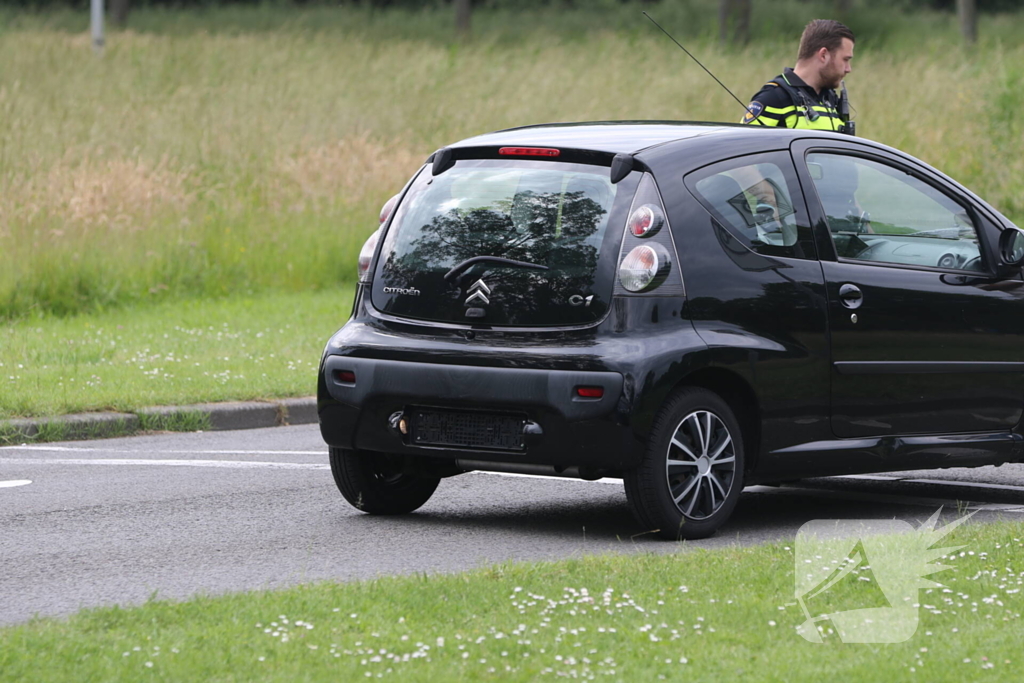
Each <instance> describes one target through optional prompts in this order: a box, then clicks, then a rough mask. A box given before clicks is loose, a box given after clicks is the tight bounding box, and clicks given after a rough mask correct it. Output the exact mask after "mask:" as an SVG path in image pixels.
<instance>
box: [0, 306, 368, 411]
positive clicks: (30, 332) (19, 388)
mask: <svg viewBox="0 0 1024 683" xmlns="http://www.w3.org/2000/svg"><path fill="white" fill-rule="evenodd" d="M351 307H352V289H351V288H339V289H332V290H327V291H319V292H307V293H269V294H260V295H252V296H244V295H237V296H234V297H228V298H221V299H212V300H203V301H167V302H163V303H160V304H156V305H153V306H149V307H138V308H129V309H117V310H113V311H107V312H104V313H96V314H90V315H81V316H76V317H70V318H54V317H49V318H44V319H30V320H22V321H19V322H13V323H8V324H6V325H4V326H3V327H0V418H10V417H28V416H48V415H59V414H64V413H75V412H83V411H91V410H116V411H123V412H131V411H134V410H136V409H138V408H144V407H148V406H154V405H184V404H190V403H198V402H206V401H224V400H251V399H262V398H282V397H288V396H311V395H313V394H314V393H316V369H317V363H318V361H319V359H320V352H321V351H322V350H323V347H324V344H326V342H327V339H328V338H329V337H330V335H331V334H332V333H333V332H334V331H335V330H337V329H338V328H339V327H341V325H342V324H343V323H344V322H345V320H347V319H348V315H349V311H350V310H351ZM196 420H197V418H196V416H195V415H189V414H184V415H171V416H164V417H160V418H157V417H155V416H149V417H147V418H145V419H144V421H143V422H144V424H143V425H142V426H143V428H145V429H188V428H190V426H191V427H194V428H201V424H199V423H198V422H196ZM54 429H56V427H54Z"/></svg>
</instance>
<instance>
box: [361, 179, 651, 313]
mask: <svg viewBox="0 0 1024 683" xmlns="http://www.w3.org/2000/svg"><path fill="white" fill-rule="evenodd" d="M635 188H636V181H635V179H627V181H623V182H620V183H618V184H617V185H612V184H611V182H610V181H609V170H608V168H607V167H601V166H591V165H586V164H567V163H559V162H550V161H517V160H512V161H510V160H464V161H459V162H457V163H456V165H455V166H454V167H453V168H451V169H449V170H447V171H445V172H444V173H442V174H441V175H439V176H432V175H431V173H430V169H429V168H425V169H424V170H423V171H422V172H421V173H420V175H419V177H418V178H417V179H416V180H415V181H414V182H413V184H412V187H410V189H409V192H408V193H407V195H406V197H405V199H404V200H403V201H402V203H401V205H400V206H399V209H398V212H397V213H396V215H395V219H394V221H393V223H392V225H391V227H390V229H389V230H388V234H387V237H386V238H385V242H384V245H383V248H382V251H381V259H380V262H379V264H378V271H377V277H375V278H374V288H373V302H374V305H375V306H376V307H377V308H379V309H381V310H385V311H387V312H389V313H394V314H396V315H402V316H407V317H413V318H422V319H429V320H439V321H446V322H459V323H470V324H476V323H480V324H497V325H557V324H582V323H587V322H591V321H594V320H598V319H600V318H601V317H603V315H604V312H605V311H606V310H607V306H608V300H609V299H610V296H611V291H612V279H611V277H612V273H613V270H614V268H613V267H610V266H614V264H610V266H609V265H608V264H605V263H604V262H605V261H609V260H610V259H614V254H615V253H616V247H617V243H618V241H619V239H621V232H622V229H623V225H624V222H625V219H624V213H625V210H626V209H627V208H628V203H629V199H630V198H631V196H632V192H633V191H634V190H635ZM623 194H626V195H628V196H626V198H625V201H623V199H622V195H623ZM622 204H626V208H622V207H621V205H622ZM609 226H615V227H614V229H613V230H611V233H617V234H614V235H610V233H609ZM609 236H611V239H610V240H606V237H609ZM481 256H484V257H500V258H504V259H511V260H514V261H517V262H520V264H521V265H514V264H507V263H501V262H497V261H488V260H482V261H479V262H477V263H476V264H474V265H472V266H470V267H468V268H466V269H465V270H464V271H463V272H461V273H460V274H459V277H453V278H451V279H450V280H445V279H444V275H445V274H446V273H447V272H448V271H449V270H451V269H452V268H453V267H455V266H457V265H458V264H460V263H463V262H464V261H466V260H467V259H472V258H474V257H481ZM478 282H479V283H482V286H480V285H478V284H477V283H478ZM477 291H481V292H482V295H479V294H476V292H477ZM470 309H473V310H470Z"/></svg>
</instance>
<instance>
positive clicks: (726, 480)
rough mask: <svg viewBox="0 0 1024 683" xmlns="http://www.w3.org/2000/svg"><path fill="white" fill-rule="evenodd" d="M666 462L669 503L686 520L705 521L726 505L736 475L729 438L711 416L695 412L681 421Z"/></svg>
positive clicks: (732, 445) (717, 418) (733, 450)
mask: <svg viewBox="0 0 1024 683" xmlns="http://www.w3.org/2000/svg"><path fill="white" fill-rule="evenodd" d="M667 456H668V457H667V458H666V463H665V467H666V472H667V474H668V488H669V494H670V495H671V496H672V500H673V502H674V503H675V505H676V507H677V508H678V509H679V511H680V512H682V513H683V515H685V516H686V517H687V518H688V519H694V520H699V519H707V518H708V517H710V516H711V515H713V514H714V513H715V512H716V511H717V510H718V509H719V508H720V507H721V506H722V504H723V503H724V502H725V500H726V498H727V497H728V495H729V492H730V491H731V490H732V486H733V481H734V479H735V475H736V451H735V444H734V442H733V438H732V435H731V434H730V433H729V429H728V427H726V426H725V423H724V422H723V421H722V420H721V419H720V418H719V417H718V416H717V415H715V414H714V413H712V412H710V411H707V410H697V411H694V412H692V413H690V414H689V415H687V416H686V417H684V418H683V419H682V421H680V423H679V424H678V426H676V428H675V431H674V432H673V434H672V439H671V441H670V442H669V446H668V453H667Z"/></svg>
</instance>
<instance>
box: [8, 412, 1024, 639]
mask: <svg viewBox="0 0 1024 683" xmlns="http://www.w3.org/2000/svg"><path fill="white" fill-rule="evenodd" d="M913 480H922V481H913ZM958 501H960V503H961V507H964V506H967V507H971V508H972V509H977V510H979V511H980V512H979V514H978V515H977V516H976V517H975V518H974V521H986V520H993V519H998V518H1011V519H1024V465H1004V466H1002V467H998V468H995V467H987V468H981V469H977V470H943V471H929V472H914V473H904V474H901V475H885V477H884V478H870V477H869V478H835V479H828V480H814V481H810V482H803V483H801V484H800V485H799V486H798V487H782V488H769V487H754V488H751V489H748V490H747V491H746V492H744V495H743V497H742V498H741V500H740V503H739V506H738V508H737V510H736V512H735V514H734V517H733V519H732V520H731V521H730V523H729V524H728V525H727V526H726V527H725V528H724V529H723V530H722V531H720V532H719V534H718V535H717V536H716V537H715V538H712V539H709V540H706V541H699V542H690V543H689V544H687V545H686V547H714V546H721V545H726V544H736V543H743V544H748V543H759V542H763V541H768V540H778V539H792V538H794V537H795V535H796V532H797V530H798V529H799V528H800V526H801V525H802V524H803V523H804V522H807V521H809V520H812V519H823V518H825V519H831V518H855V519H860V518H863V519H892V518H898V519H903V520H906V521H909V522H912V523H915V524H916V523H920V522H921V521H923V520H925V519H926V518H927V517H928V516H930V515H931V513H932V512H934V511H935V509H936V508H937V507H938V506H939V505H945V506H946V509H947V510H950V511H951V513H955V511H956V509H957V502H958ZM963 501H971V502H969V503H964V502H963ZM679 549H680V545H679V544H675V543H666V542H663V541H658V540H655V539H653V538H651V537H650V536H649V535H645V534H643V533H641V530H640V529H639V528H638V527H637V526H636V524H635V523H634V522H633V520H632V517H631V516H630V514H629V511H628V509H627V508H626V501H625V495H624V493H623V491H622V486H621V483H620V482H610V481H601V482H583V481H577V480H570V479H548V478H536V477H517V476H507V475H506V476H502V475H494V474H481V473H473V474H467V475H463V476H460V477H456V478H452V479H448V480H445V481H442V483H441V486H440V487H439V488H438V491H437V493H436V494H435V495H434V497H433V498H432V499H431V500H430V501H429V502H428V503H427V504H426V505H425V506H424V507H423V508H421V510H420V511H418V512H417V513H415V514H413V515H410V516H406V517H371V516H368V515H364V514H362V513H360V512H358V511H356V510H354V509H353V508H351V507H349V506H348V504H347V503H345V501H344V500H343V499H342V498H341V495H340V494H339V493H338V491H337V489H336V488H335V486H334V482H333V480H332V479H331V473H330V470H329V468H328V465H327V448H326V446H324V444H323V442H322V441H321V440H320V435H319V431H318V429H317V427H316V426H315V425H304V426H298V427H279V428H274V429H260V430H249V431H236V432H211V433H194V434H161V435H151V436H136V437H129V438H121V439H108V440H103V441H87V442H69V443H61V444H46V445H39V446H15V447H7V448H0V624H11V623H17V622H20V621H24V620H27V619H28V618H30V617H32V616H33V615H36V614H38V615H43V616H61V615H66V614H69V613H72V612H74V611H76V610H78V609H79V608H82V607H92V606H98V605H111V604H121V605H130V604H138V603H141V602H144V601H145V600H146V599H148V598H149V597H151V596H153V595H156V596H158V597H161V598H186V597H188V596H192V595H196V594H203V593H206V594H216V593H222V592H226V591H236V590H246V589H258V588H272V587H279V586H286V585H292V584H296V583H299V582H305V581H314V580H324V579H334V580H349V579H360V578H370V577H374V576H378V575H383V574H397V573H408V572H453V571H460V570H464V569H469V568H473V567H479V566H481V565H486V564H490V563H494V562H501V561H505V560H540V559H557V558H564V557H568V556H574V555H581V554H589V553H607V552H617V553H633V552H659V553H663V552H675V551H678V550H679Z"/></svg>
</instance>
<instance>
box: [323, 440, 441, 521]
mask: <svg viewBox="0 0 1024 683" xmlns="http://www.w3.org/2000/svg"><path fill="white" fill-rule="evenodd" d="M330 456H331V473H332V474H333V475H334V483H335V484H337V485H338V490H339V491H341V495H342V496H344V497H345V500H347V501H348V502H349V503H351V504H352V506H353V507H355V508H357V509H359V510H362V511H363V512H368V513H370V514H371V515H403V514H405V513H407V512H412V511H413V510H415V509H417V508H419V507H420V506H421V505H423V504H424V503H426V502H427V501H428V500H429V499H430V496H432V495H433V493H434V490H435V489H437V485H438V483H439V482H440V481H441V480H440V479H438V478H436V477H422V476H416V475H412V474H407V473H405V472H403V471H402V459H401V458H400V457H398V456H393V455H388V454H386V453H375V452H371V451H356V450H351V449H348V448H334V447H333V446H332V447H331V449H330Z"/></svg>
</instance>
